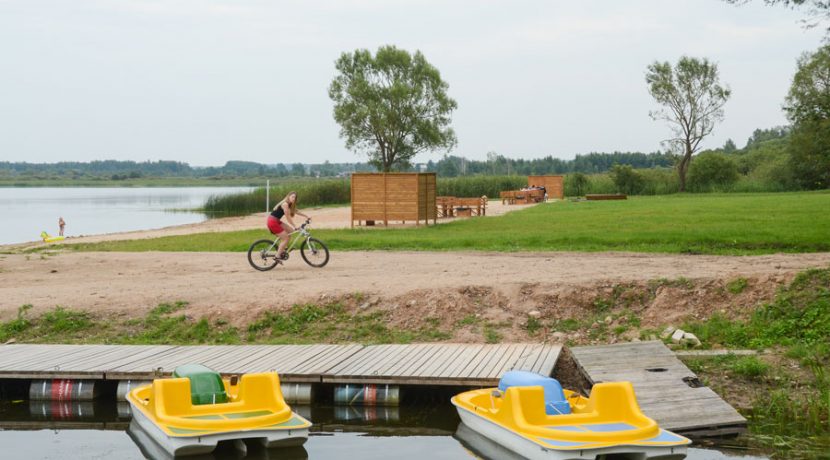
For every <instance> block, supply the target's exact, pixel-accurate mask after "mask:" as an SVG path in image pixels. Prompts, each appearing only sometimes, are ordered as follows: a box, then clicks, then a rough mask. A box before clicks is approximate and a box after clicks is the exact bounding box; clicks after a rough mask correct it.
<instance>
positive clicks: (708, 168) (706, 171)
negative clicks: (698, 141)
mask: <svg viewBox="0 0 830 460" xmlns="http://www.w3.org/2000/svg"><path fill="white" fill-rule="evenodd" d="M737 181H738V165H737V164H736V163H735V161H733V160H732V158H730V157H728V156H726V155H723V154H720V153H716V152H703V153H701V154H700V155H695V157H694V160H692V164H691V166H690V167H689V187H690V188H691V189H692V190H694V191H698V192H708V191H710V190H713V189H719V190H722V191H724V190H728V189H729V188H730V187H732V186H733V185H735V182H737Z"/></svg>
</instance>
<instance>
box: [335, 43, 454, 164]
mask: <svg viewBox="0 0 830 460" xmlns="http://www.w3.org/2000/svg"><path fill="white" fill-rule="evenodd" d="M335 66H336V68H337V76H336V77H335V78H334V80H333V81H332V82H331V86H330V87H329V97H330V98H331V99H332V101H334V119H335V121H337V123H338V124H340V137H342V138H344V139H345V140H346V147H347V148H349V149H354V150H356V151H357V152H359V153H365V154H366V155H368V157H369V160H370V162H371V163H372V164H374V165H375V166H376V167H377V168H378V169H380V170H381V171H391V170H392V169H406V168H408V167H409V166H410V163H411V160H412V157H414V156H415V155H416V154H418V153H419V152H424V151H432V150H439V149H445V150H447V151H449V150H450V149H451V148H452V147H453V146H455V144H456V138H455V133H454V131H453V130H452V128H451V127H450V122H451V119H450V115H451V114H452V111H453V110H455V108H456V107H457V104H456V102H455V101H454V100H453V99H451V98H450V97H449V96H448V95H447V89H448V88H449V85H447V83H446V82H444V81H443V80H442V79H441V74H440V73H439V72H438V69H436V68H435V67H433V66H432V65H431V64H430V63H429V62H427V60H426V59H425V58H424V55H423V54H421V52H420V51H416V52H415V54H414V55H413V54H410V53H409V52H407V51H406V50H401V49H398V48H395V47H394V46H383V47H380V48H379V49H378V50H377V52H376V53H375V55H374V56H372V53H371V52H369V51H368V50H365V49H362V50H356V51H354V52H353V53H343V54H342V55H341V56H340V59H338V60H337V62H336V64H335Z"/></svg>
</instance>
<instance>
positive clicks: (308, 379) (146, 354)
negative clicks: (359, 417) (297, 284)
mask: <svg viewBox="0 0 830 460" xmlns="http://www.w3.org/2000/svg"><path fill="white" fill-rule="evenodd" d="M560 351H561V347H559V346H558V345H542V344H498V345H483V344H452V343H440V344H411V345H373V346H363V345H205V346H173V345H23V344H12V345H0V379H56V378H62V379H93V380H146V379H152V378H154V377H163V376H169V375H170V373H171V372H172V371H173V369H175V368H176V366H179V365H182V364H188V363H201V364H204V365H206V366H208V367H210V368H212V369H215V370H216V371H218V372H220V373H222V374H226V375H230V374H244V373H250V372H265V371H271V370H275V371H277V372H278V373H279V374H280V378H281V380H282V381H284V382H290V383H344V384H345V383H355V384H368V383H373V384H392V385H459V386H488V385H495V384H496V383H497V382H498V379H499V377H500V376H501V374H502V373H504V372H505V371H507V370H511V369H517V370H518V369H521V370H530V371H533V372H538V373H540V374H545V375H551V373H552V372H553V368H554V366H555V365H556V360H557V359H558V357H559V353H560Z"/></svg>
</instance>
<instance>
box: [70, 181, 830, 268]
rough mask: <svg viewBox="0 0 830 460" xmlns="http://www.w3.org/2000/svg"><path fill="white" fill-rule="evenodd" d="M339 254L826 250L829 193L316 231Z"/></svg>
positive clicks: (208, 237)
mask: <svg viewBox="0 0 830 460" xmlns="http://www.w3.org/2000/svg"><path fill="white" fill-rule="evenodd" d="M314 235H315V236H317V237H318V238H320V239H321V240H323V241H325V242H326V243H327V244H328V246H329V248H330V249H332V250H334V251H343V250H393V249H395V250H423V251H426V250H429V251H451V250H480V251H640V252H665V253H700V254H768V253H775V252H822V251H830V191H822V192H797V193H756V194H682V195H662V196H648V197H633V198H632V199H630V200H627V201H605V202H602V201H600V202H556V203H547V204H542V205H539V206H535V207H532V208H529V209H525V210H521V211H517V212H513V213H510V214H508V215H504V216H500V217H492V218H490V217H488V218H482V219H478V218H472V219H466V220H463V221H458V222H452V223H449V224H443V225H437V226H430V227H423V226H422V227H420V228H416V227H411V228H396V229H383V228H373V229H355V230H315V231H314ZM268 236H269V234H268V232H267V230H265V229H264V228H263V229H262V230H249V231H238V232H228V233H205V234H198V235H189V236H173V237H164V238H156V239H146V240H134V241H122V242H109V243H98V244H83V245H80V244H79V245H71V246H68V247H71V248H73V249H77V250H85V251H246V250H247V249H248V246H249V245H250V244H251V243H252V242H253V241H254V240H256V239H258V238H262V237H268Z"/></svg>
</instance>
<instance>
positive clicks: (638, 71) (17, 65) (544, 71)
mask: <svg viewBox="0 0 830 460" xmlns="http://www.w3.org/2000/svg"><path fill="white" fill-rule="evenodd" d="M761 3H762V2H760V1H756V2H755V3H753V4H749V5H745V6H741V7H736V6H733V5H730V4H726V3H725V2H723V1H721V0H625V1H620V0H578V1H577V0H570V1H551V0H540V1H522V0H512V1H507V0H505V1H495V0H492V1H489V0H469V1H452V0H434V1H429V0H327V1H314V0H303V1H299V0H297V1H290V2H289V1H277V0H250V1H243V0H233V1H231V0H225V1H218V0H73V1H66V0H0V160H5V161H29V162H55V161H90V160H96V159H119V160H128V159H129V160H141V161H143V160H148V159H149V160H157V159H166V160H179V161H186V162H189V163H191V164H194V165H219V164H223V163H224V162H225V161H227V160H250V161H257V162H264V163H277V162H286V163H290V162H297V161H300V162H306V163H316V162H322V161H324V160H329V161H332V162H347V161H356V160H362V159H363V158H362V157H357V156H355V154H353V153H351V152H349V151H348V150H346V149H345V147H344V145H343V141H342V140H341V139H340V138H339V136H338V134H339V129H338V126H337V125H336V124H335V122H334V121H333V119H332V103H331V101H330V99H329V98H328V94H327V88H328V85H329V83H330V82H331V79H332V77H333V76H334V61H335V60H336V59H337V57H338V56H339V55H340V53H342V52H343V51H351V50H354V49H356V48H369V49H371V50H375V49H377V47H378V46H381V45H384V44H393V45H396V46H398V47H400V48H404V49H407V50H410V51H414V50H416V49H417V50H421V51H422V52H423V53H424V55H425V56H426V58H427V60H428V61H430V62H431V63H432V64H433V65H435V66H436V67H437V68H438V69H439V70H440V71H441V74H442V77H443V78H444V80H445V81H447V82H448V83H449V85H450V89H449V93H450V96H451V97H453V98H454V99H455V100H456V101H457V102H458V110H457V111H456V112H455V113H454V114H453V127H454V128H455V130H456V133H457V136H458V146H457V148H456V149H455V150H454V151H453V152H452V153H454V154H458V155H464V156H467V157H469V158H479V159H483V158H485V156H486V154H487V152H488V151H495V152H498V153H500V154H503V155H506V156H509V157H524V158H535V157H542V156H546V155H553V156H555V157H559V158H573V157H574V155H576V154H578V153H588V152H591V151H603V152H609V151H615V150H618V151H654V150H657V149H658V148H660V141H661V140H662V139H665V138H666V137H667V136H668V135H669V131H668V128H667V127H666V126H665V124H663V123H661V122H656V121H653V120H651V119H650V118H649V116H648V112H649V110H651V109H654V108H655V106H654V103H653V102H652V100H651V97H650V96H649V94H648V92H647V90H646V85H645V72H646V66H647V65H648V64H649V63H651V62H653V61H654V60H656V59H657V60H669V61H672V62H675V61H676V60H677V58H678V57H680V56H681V55H684V54H686V55H691V56H698V57H708V58H710V59H712V60H714V61H715V62H717V63H718V64H719V66H720V72H721V78H722V81H724V82H726V83H727V84H729V86H730V87H731V88H732V90H733V96H732V98H731V100H730V101H729V102H728V104H727V105H726V119H725V121H724V122H723V123H722V124H720V125H718V126H717V127H716V128H715V132H714V134H713V135H712V136H711V138H709V139H708V140H707V141H706V142H705V145H704V147H707V148H709V147H716V146H719V145H722V144H723V143H724V141H725V140H726V139H727V138H732V139H734V140H735V142H736V143H737V144H738V146H743V145H744V143H745V142H746V139H747V137H748V136H749V135H750V134H751V133H752V131H753V130H754V129H755V128H759V127H772V126H775V125H780V124H784V123H785V122H786V119H785V118H784V115H783V114H782V112H781V104H782V102H783V99H784V96H785V95H786V92H787V89H788V87H789V84H790V81H791V78H792V75H793V73H794V71H795V61H796V59H797V57H798V56H799V55H800V54H801V53H802V52H804V51H810V50H814V49H816V48H818V46H819V45H820V44H821V43H820V42H821V37H822V34H823V28H822V27H818V28H816V29H812V30H805V29H803V28H802V26H801V24H800V22H799V21H800V19H802V18H803V14H802V13H800V12H793V11H790V10H787V9H784V8H780V7H766V6H763V5H762V4H761ZM440 156H441V153H438V152H436V153H432V154H423V155H421V156H420V157H419V158H418V160H419V161H426V160H428V159H438V158H440Z"/></svg>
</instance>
